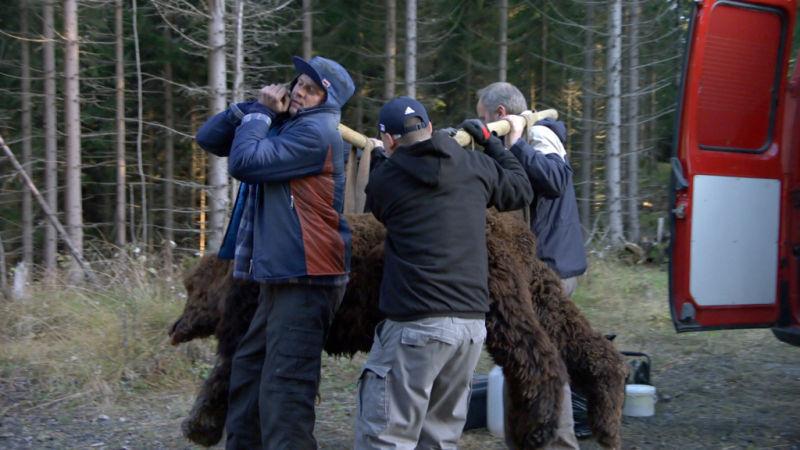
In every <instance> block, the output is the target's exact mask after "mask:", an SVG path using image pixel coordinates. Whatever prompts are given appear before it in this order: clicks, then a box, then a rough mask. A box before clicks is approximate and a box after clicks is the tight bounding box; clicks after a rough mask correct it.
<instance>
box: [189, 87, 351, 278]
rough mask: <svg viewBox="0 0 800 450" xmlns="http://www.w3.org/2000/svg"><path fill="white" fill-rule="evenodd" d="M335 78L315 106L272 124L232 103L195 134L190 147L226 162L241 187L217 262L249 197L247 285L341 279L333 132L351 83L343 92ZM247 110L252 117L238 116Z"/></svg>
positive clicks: (339, 155)
mask: <svg viewBox="0 0 800 450" xmlns="http://www.w3.org/2000/svg"><path fill="white" fill-rule="evenodd" d="M348 77H349V76H348ZM334 78H335V77H331V79H332V80H333V83H332V84H331V86H330V87H328V95H327V97H326V101H325V102H324V103H323V104H322V105H319V106H316V107H313V108H309V109H305V110H300V111H298V113H297V114H295V116H293V117H288V116H285V115H283V116H278V117H276V118H274V119H273V120H272V121H271V123H268V122H269V120H247V119H250V117H246V116H247V113H248V112H257V111H260V110H261V109H262V108H263V106H261V105H258V104H256V103H255V102H251V103H249V104H239V105H238V106H237V105H232V106H231V108H229V109H228V110H226V111H223V112H221V113H219V114H217V115H215V116H214V117H212V118H211V119H209V120H208V121H207V122H206V123H205V124H204V125H203V126H202V127H201V128H200V130H199V131H198V133H197V137H196V139H197V143H198V144H199V145H200V146H201V147H203V148H204V149H206V150H207V151H209V152H211V153H213V154H215V155H218V156H227V157H228V170H229V172H230V175H231V176H232V177H234V178H235V179H237V180H240V181H241V182H242V185H241V186H240V189H239V195H238V196H237V199H236V203H235V204H234V210H233V213H232V216H231V220H230V222H229V224H228V229H227V231H226V233H225V238H224V240H223V243H222V247H221V248H220V251H219V257H220V258H224V259H232V258H233V257H234V253H235V246H236V238H237V233H238V232H239V230H240V227H241V226H242V223H241V222H242V217H243V215H244V216H245V217H247V215H246V214H244V207H245V200H246V199H247V198H248V196H250V195H253V194H254V193H255V195H254V197H253V198H257V201H256V202H255V205H254V209H253V210H252V211H251V213H252V215H253V218H252V223H251V224H246V225H247V226H252V230H253V242H252V249H251V251H252V261H251V266H250V273H249V274H247V275H246V276H247V278H249V279H252V280H255V281H260V282H272V283H276V282H287V281H296V280H303V279H305V280H307V281H312V282H313V281H314V280H316V281H317V282H322V283H326V284H327V283H330V284H342V283H345V282H346V280H347V278H346V275H347V273H348V272H349V269H350V243H351V234H350V229H349V227H348V225H347V223H346V221H345V219H344V216H343V215H342V211H343V206H344V205H343V203H344V155H343V142H342V138H341V135H340V134H339V131H338V129H337V126H338V124H339V119H340V110H341V107H342V105H343V104H344V103H345V102H346V101H347V100H348V99H349V97H350V96H351V95H352V85H350V90H349V92H348V89H347V87H346V86H345V87H342V86H339V83H338V82H337V81H338V80H336V79H334ZM348 79H349V78H348ZM295 81H296V80H295ZM337 89H338V91H337ZM247 108H252V109H253V111H242V109H247ZM242 118H245V120H242ZM262 118H263V117H262ZM245 220H246V219H245ZM237 276H242V275H241V274H237Z"/></svg>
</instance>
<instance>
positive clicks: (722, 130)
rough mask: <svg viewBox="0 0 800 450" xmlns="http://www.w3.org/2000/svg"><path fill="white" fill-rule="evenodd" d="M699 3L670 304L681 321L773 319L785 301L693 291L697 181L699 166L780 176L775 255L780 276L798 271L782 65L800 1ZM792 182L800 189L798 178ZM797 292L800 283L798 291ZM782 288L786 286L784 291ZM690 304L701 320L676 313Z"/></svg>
mask: <svg viewBox="0 0 800 450" xmlns="http://www.w3.org/2000/svg"><path fill="white" fill-rule="evenodd" d="M697 7H698V11H697V14H696V17H695V22H694V28H693V34H692V36H691V37H690V39H691V41H690V46H689V52H690V53H689V57H688V60H687V66H686V69H685V70H686V74H685V78H684V84H683V87H684V92H683V101H682V105H681V116H680V124H679V126H680V132H679V137H678V142H677V155H676V156H677V157H678V159H679V160H680V162H681V164H682V166H683V169H684V175H685V177H686V179H687V180H689V187H688V188H686V189H683V190H681V191H679V192H677V193H676V195H675V205H674V207H676V208H677V209H680V208H681V207H683V209H684V211H685V218H675V217H673V221H674V228H673V233H674V234H673V236H672V239H673V245H672V260H671V279H670V282H671V298H670V301H671V307H672V311H673V315H674V318H675V319H676V327H678V328H679V330H680V329H702V328H726V327H750V326H771V325H773V324H775V323H776V321H777V320H778V318H779V313H780V309H779V306H780V305H779V304H778V303H777V302H776V304H774V305H767V306H764V305H743V306H714V307H701V306H699V305H697V304H696V303H695V302H694V300H693V299H692V297H691V294H690V292H689V285H690V284H689V273H690V267H689V264H690V261H691V259H690V256H691V255H690V254H689V248H690V240H691V226H692V220H691V217H692V207H693V206H692V204H691V198H692V193H693V191H692V188H693V187H692V182H691V181H692V179H693V177H694V176H695V175H698V174H703V175H723V176H737V177H754V178H769V179H779V180H781V181H782V185H781V186H782V193H781V197H782V199H781V202H782V203H781V217H782V218H784V221H783V222H782V223H781V229H780V235H779V236H780V242H781V243H782V244H781V248H780V250H779V260H780V262H776V264H779V278H781V279H782V280H784V281H785V280H789V279H791V278H792V277H790V276H789V273H788V272H787V270H789V268H788V267H787V265H786V264H784V262H785V261H788V258H789V257H790V256H791V249H790V248H789V245H788V244H787V242H789V239H788V238H787V234H788V233H789V230H792V233H795V232H796V230H794V229H793V228H792V227H791V224H790V223H788V222H787V221H786V220H785V219H786V218H787V217H789V216H790V214H789V213H788V211H787V208H788V207H789V204H790V202H789V201H788V198H789V195H790V189H791V187H790V184H791V183H790V182H789V180H788V178H787V172H789V166H788V165H787V164H788V162H787V158H788V157H789V155H792V154H793V155H794V156H793V158H794V159H793V161H794V162H793V164H795V166H793V167H794V168H793V169H792V170H794V171H796V170H797V166H796V165H797V164H798V163H797V158H798V157H797V150H796V147H797V140H796V138H795V141H794V142H795V144H793V145H794V147H795V150H794V151H789V149H790V148H791V147H787V146H786V144H785V143H788V135H789V132H788V131H787V132H786V133H784V129H785V128H786V127H785V126H784V123H783V120H784V116H785V114H786V111H785V108H786V105H787V98H786V88H787V80H786V79H785V77H784V76H783V74H784V73H785V71H786V69H785V68H786V64H787V62H788V57H789V45H787V43H790V42H791V31H792V29H793V26H794V20H795V15H796V8H797V4H796V1H795V0H780V1H779V0H758V1H747V2H741V1H726V0H716V1H709V0H706V1H704V2H702V3H699V4H698V6H697ZM787 125H789V124H787ZM793 125H794V129H795V131H794V133H797V130H800V127H797V119H795V123H794V124H793ZM790 127H791V126H790ZM796 179H797V178H796V177H795V180H796ZM794 183H795V189H797V188H796V186H797V181H795V182H794ZM798 224H800V221H795V222H794V228H798V226H797V225H798ZM721 225H723V224H721ZM795 242H797V241H796V240H795ZM795 273H797V272H795ZM795 285H796V282H795ZM780 289H781V283H780V282H779V283H778V290H779V291H780ZM796 292H797V290H796V287H795V288H794V293H795V294H794V295H795V296H796ZM780 295H781V293H780V292H778V293H777V294H776V298H780ZM797 301H799V300H795V305H797V303H796V302H797ZM685 304H688V305H691V306H692V309H693V310H694V311H695V317H694V321H693V323H684V324H681V323H679V322H677V320H679V319H680V314H681V311H682V310H683V308H684V305H685ZM797 310H800V307H798V309H797ZM797 310H796V311H797Z"/></svg>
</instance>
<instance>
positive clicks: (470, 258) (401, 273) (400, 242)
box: [366, 131, 533, 321]
mask: <svg viewBox="0 0 800 450" xmlns="http://www.w3.org/2000/svg"><path fill="white" fill-rule="evenodd" d="M491 139H492V140H491V141H490V145H487V148H486V153H485V154H484V153H481V152H476V151H469V150H464V149H463V148H461V147H460V146H459V145H458V143H457V142H456V141H455V140H454V139H453V138H451V137H450V136H449V135H448V134H447V133H445V132H442V131H439V132H436V133H434V135H433V137H432V138H431V139H429V140H426V141H421V142H417V143H415V144H412V145H409V146H401V147H399V148H397V150H396V151H395V152H394V153H393V155H392V156H391V158H388V159H386V160H384V161H382V162H381V163H380V164H379V165H377V166H376V167H375V168H374V170H373V171H372V172H371V173H370V179H369V183H368V184H367V188H366V193H367V206H368V207H369V209H370V211H372V214H373V215H374V216H375V217H376V218H377V219H378V220H379V221H381V222H382V223H383V224H384V225H385V226H386V231H387V234H386V242H385V249H384V269H383V280H382V282H381V293H380V310H381V312H382V313H384V314H385V315H386V316H387V317H388V318H389V319H392V320H397V321H407V320H416V319H420V318H424V317H434V316H455V317H466V318H483V317H485V314H486V312H487V311H489V301H488V297H489V289H488V275H489V272H488V262H487V251H486V209H487V208H488V207H492V206H494V207H495V208H497V209H498V210H500V211H507V210H514V209H519V208H522V207H524V206H527V205H528V204H529V203H530V202H531V199H532V198H533V191H532V189H531V186H530V183H529V181H528V177H527V175H526V174H525V171H524V169H523V168H522V166H521V165H520V163H519V161H517V159H516V158H515V157H514V155H513V154H512V153H511V152H508V151H506V150H504V149H503V146H502V143H501V142H500V140H499V139H498V138H497V137H494V136H493V137H492V138H491ZM487 155H488V156H487Z"/></svg>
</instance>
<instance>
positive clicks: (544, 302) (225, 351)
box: [170, 213, 625, 449]
mask: <svg viewBox="0 0 800 450" xmlns="http://www.w3.org/2000/svg"><path fill="white" fill-rule="evenodd" d="M347 220H348V222H349V224H350V226H351V228H352V230H353V249H352V261H351V274H350V282H349V284H348V288H347V292H346V294H345V298H344V300H343V302H342V306H341V307H340V309H339V310H338V311H337V313H336V316H335V318H334V322H333V324H332V326H331V330H330V335H329V337H328V340H327V342H326V344H325V351H326V352H327V353H329V354H332V355H347V356H352V355H353V354H354V353H356V352H358V351H368V350H369V348H370V346H371V345H372V337H373V334H374V328H375V326H376V325H377V323H378V322H379V321H380V320H381V319H382V316H381V314H380V312H379V311H378V291H379V287H380V279H381V275H382V270H383V245H382V243H383V239H384V234H385V232H384V230H383V227H382V226H381V225H380V224H379V223H378V222H377V221H376V220H375V219H374V218H373V217H372V216H371V215H350V216H348V217H347ZM534 246H535V241H534V237H533V235H532V234H531V233H530V230H529V229H528V228H527V226H526V225H525V224H524V223H522V222H521V221H519V220H518V219H515V218H513V217H512V216H510V215H506V214H496V213H491V214H489V216H488V218H487V247H488V251H489V291H490V312H489V313H488V314H487V317H486V326H487V331H488V335H487V340H486V345H487V348H488V350H489V353H490V354H491V356H492V359H493V360H494V361H495V362H496V363H497V364H498V365H500V366H502V367H503V371H504V373H505V376H506V380H507V382H508V385H509V393H510V398H511V405H510V412H509V416H508V420H509V424H510V426H509V429H510V430H511V434H512V436H511V439H512V441H513V442H514V443H515V445H516V446H517V447H519V448H525V449H528V448H531V449H533V448H538V447H541V446H543V445H544V444H546V443H547V442H549V441H550V440H551V439H552V438H553V436H554V434H555V430H556V427H557V418H558V414H559V405H560V402H561V386H562V385H563V384H564V382H566V380H567V379H568V378H567V377H568V376H569V378H570V379H571V382H572V384H573V386H575V387H577V388H579V389H581V390H582V391H584V392H586V393H587V397H588V402H589V420H590V425H591V428H592V432H593V434H594V436H595V437H596V438H597V440H598V441H599V442H600V443H601V444H602V445H604V446H606V447H610V448H619V446H620V426H621V416H622V401H623V398H624V382H625V366H624V364H623V362H622V359H621V357H620V356H619V354H618V352H617V351H616V350H615V349H614V347H613V345H612V344H611V343H610V342H609V341H607V340H606V339H605V338H603V337H602V336H601V335H600V334H599V333H597V332H595V331H593V330H592V329H591V326H590V325H589V323H588V321H586V319H585V318H584V317H583V316H582V315H581V313H580V311H579V310H578V309H577V308H576V307H575V305H574V304H572V302H571V301H569V300H568V299H566V298H565V297H564V295H563V293H562V292H561V287H560V286H561V285H560V280H559V278H558V276H557V275H556V274H555V273H553V272H552V271H551V270H550V269H549V267H548V266H547V265H546V264H544V263H543V262H541V261H539V260H538V259H537V258H536V257H535V256H534V255H535V251H534V248H535V247H534ZM184 282H185V285H186V289H187V293H188V300H187V304H186V309H185V311H184V313H183V315H182V316H181V317H180V318H179V319H178V320H177V321H176V322H175V324H174V325H173V327H172V329H171V331H170V336H171V338H172V343H173V344H179V343H181V342H186V341H188V340H191V339H194V338H197V337H204V336H208V335H210V334H211V333H212V332H213V334H214V335H215V336H216V337H217V339H218V341H219V348H218V353H219V355H218V361H217V364H216V365H215V367H214V369H213V371H212V373H211V375H210V376H209V377H208V379H207V380H206V381H205V383H204V384H203V386H202V388H201V390H200V392H199V393H198V397H197V399H196V400H195V404H194V406H193V408H192V410H191V412H190V414H189V417H188V418H187V419H186V420H184V422H183V424H182V429H183V432H184V435H185V436H186V437H187V438H189V439H191V440H192V441H194V442H196V443H198V444H201V445H207V446H208V445H213V444H215V443H216V442H218V441H219V440H220V438H221V436H222V429H223V427H224V422H225V415H226V413H227V392H228V378H229V377H230V363H231V358H232V357H233V353H234V351H235V349H236V345H237V344H238V342H239V340H240V339H241V337H242V335H243V334H244V333H245V331H246V330H247V325H248V323H249V320H250V318H251V317H252V315H253V313H254V311H255V307H256V303H257V297H258V287H257V285H256V284H254V283H248V282H241V281H235V280H234V279H233V278H232V277H231V276H230V262H228V261H220V260H218V259H216V258H215V257H209V256H207V257H205V258H203V259H201V261H200V262H199V263H198V265H197V266H196V267H195V268H194V269H192V270H191V271H190V272H189V273H188V274H187V276H186V277H185V280H184Z"/></svg>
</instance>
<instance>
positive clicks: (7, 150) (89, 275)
mask: <svg viewBox="0 0 800 450" xmlns="http://www.w3.org/2000/svg"><path fill="white" fill-rule="evenodd" d="M0 146H2V147H3V151H4V152H5V154H6V156H8V159H9V160H11V165H12V166H14V169H16V170H17V172H18V173H19V175H20V176H21V177H22V181H23V182H24V183H25V186H27V187H28V189H30V191H31V193H32V194H33V196H34V197H35V198H36V201H37V202H38V203H39V206H40V207H41V208H42V211H44V214H45V216H46V217H47V220H49V221H50V222H51V223H52V224H53V226H54V227H56V230H58V234H60V235H61V239H62V240H63V241H64V244H66V245H67V248H68V249H69V253H70V254H71V255H72V257H73V258H75V261H76V262H77V263H78V266H80V268H81V270H83V273H85V274H86V277H87V278H89V281H91V282H93V283H96V282H97V279H96V278H95V276H94V274H93V273H92V271H91V270H89V264H87V263H86V261H85V260H84V259H83V257H82V256H81V254H80V253H79V252H78V250H77V249H76V248H75V244H73V243H72V239H70V237H69V235H68V234H67V231H66V230H65V229H64V227H63V226H62V225H61V222H60V221H59V220H58V217H56V216H55V214H53V211H52V210H51V209H50V206H48V205H47V202H46V201H45V200H44V198H43V197H42V194H41V193H39V189H36V185H34V184H33V181H32V180H31V178H30V177H29V176H28V174H27V172H25V169H24V168H23V167H22V165H21V164H20V163H19V161H17V158H16V157H15V156H14V153H13V152H12V151H11V149H10V148H8V146H7V145H6V142H5V140H3V137H2V136H0Z"/></svg>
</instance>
